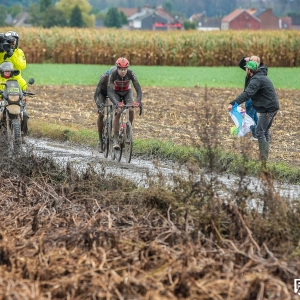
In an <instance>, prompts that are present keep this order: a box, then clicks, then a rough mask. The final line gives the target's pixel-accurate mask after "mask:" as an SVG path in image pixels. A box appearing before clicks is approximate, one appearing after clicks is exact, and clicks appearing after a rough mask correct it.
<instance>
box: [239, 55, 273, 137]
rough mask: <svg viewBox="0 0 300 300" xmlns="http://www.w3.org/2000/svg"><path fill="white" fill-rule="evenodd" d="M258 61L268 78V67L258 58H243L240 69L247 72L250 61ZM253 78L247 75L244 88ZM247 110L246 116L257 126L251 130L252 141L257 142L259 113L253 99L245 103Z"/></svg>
mask: <svg viewBox="0 0 300 300" xmlns="http://www.w3.org/2000/svg"><path fill="white" fill-rule="evenodd" d="M251 60H252V61H256V62H257V63H258V64H259V68H260V69H261V70H262V71H263V72H264V73H265V75H266V76H267V75H268V67H267V66H265V65H264V63H263V62H261V61H260V58H259V57H258V56H254V55H253V56H248V57H243V58H242V59H241V60H240V62H239V67H240V68H241V69H242V70H244V71H246V68H245V65H246V63H247V62H248V61H251ZM250 79H251V77H249V76H248V75H246V77H245V86H244V88H246V87H247V85H248V83H249V81H250ZM245 108H246V114H247V115H249V116H250V117H251V118H252V119H253V121H254V123H255V125H253V126H251V127H250V129H251V132H252V140H255V141H257V137H256V125H257V121H258V117H257V112H256V110H255V109H254V107H253V105H252V99H248V100H247V101H246V102H245Z"/></svg>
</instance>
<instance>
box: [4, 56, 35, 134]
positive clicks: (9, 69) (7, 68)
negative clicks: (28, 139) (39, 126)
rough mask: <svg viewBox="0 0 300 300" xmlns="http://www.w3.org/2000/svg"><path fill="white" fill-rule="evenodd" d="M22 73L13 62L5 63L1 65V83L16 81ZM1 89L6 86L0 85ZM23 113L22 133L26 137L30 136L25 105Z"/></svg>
mask: <svg viewBox="0 0 300 300" xmlns="http://www.w3.org/2000/svg"><path fill="white" fill-rule="evenodd" d="M19 74H20V71H19V70H14V66H13V64H12V63H11V62H3V63H2V64H1V65H0V83H1V82H3V83H4V82H6V81H7V80H8V79H10V78H11V79H16V80H17V77H18V76H19ZM0 89H1V90H3V89H4V85H2V84H1V85H0ZM21 109H22V112H23V119H22V122H21V131H22V133H23V136H24V135H28V119H29V116H28V113H27V111H26V108H25V105H23V106H22V107H21Z"/></svg>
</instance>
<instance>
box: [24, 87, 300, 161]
mask: <svg viewBox="0 0 300 300" xmlns="http://www.w3.org/2000/svg"><path fill="white" fill-rule="evenodd" d="M94 90H95V87H94V86H88V87H87V86H74V87H72V86H60V87H56V86H38V85H37V86H33V87H30V91H34V92H36V96H35V98H32V99H30V100H29V103H28V106H27V110H28V112H29V114H30V117H31V118H35V119H41V120H43V121H47V122H49V123H52V122H54V123H62V124H65V125H68V124H72V125H76V126H80V127H85V128H90V129H91V128H95V130H96V120H97V111H96V106H95V104H94V100H93V94H94ZM241 91H242V89H216V88H208V89H207V97H206V99H207V101H206V100H205V88H200V87H194V88H158V87H146V88H143V93H144V96H143V103H144V113H143V115H142V116H141V117H139V116H138V114H136V118H135V121H134V137H135V138H142V139H145V138H155V139H161V140H165V141H170V140H172V141H173V142H174V143H175V144H181V145H191V144H193V143H194V144H195V143H197V144H201V143H202V142H203V138H202V137H200V136H201V134H200V133H199V132H204V131H205V130H203V129H205V128H207V126H208V127H214V136H213V139H214V140H218V142H219V145H220V146H221V147H222V148H223V149H226V150H231V151H235V152H241V151H242V149H243V148H245V146H246V148H247V151H248V152H249V155H251V156H253V157H256V158H257V157H258V144H257V142H255V141H251V140H250V137H251V134H250V133H249V134H248V135H247V136H246V137H245V138H236V137H233V136H231V135H230V133H229V130H230V127H232V126H233V125H234V124H233V122H232V120H231V118H230V117H229V115H228V112H227V106H228V103H229V101H231V100H232V99H234V98H235V96H237V95H238V94H239V93H240V92H241ZM277 92H278V96H279V101H280V106H281V109H280V111H279V113H278V115H277V117H276V120H275V122H274V124H273V126H272V130H271V132H272V140H271V142H272V144H271V147H270V148H271V149H270V161H277V162H279V161H284V162H287V163H289V164H291V165H293V166H300V155H299V139H298V132H299V127H300V124H299V120H298V115H299V109H300V91H294V90H293V91H291V90H277Z"/></svg>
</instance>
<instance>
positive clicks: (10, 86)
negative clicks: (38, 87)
mask: <svg viewBox="0 0 300 300" xmlns="http://www.w3.org/2000/svg"><path fill="white" fill-rule="evenodd" d="M33 83H34V79H33V78H30V79H29V80H28V84H30V85H32V84H33ZM0 84H2V85H4V90H0V96H2V101H0V132H1V135H2V137H4V139H5V142H6V143H5V144H7V145H8V148H9V151H10V152H12V153H14V154H18V153H20V150H21V144H22V134H21V122H22V120H23V109H24V108H25V106H26V102H25V97H27V96H33V95H35V94H34V93H31V92H27V91H22V89H21V88H20V85H19V83H18V81H17V80H15V79H8V80H7V81H6V82H4V83H0ZM0 100H1V99H0Z"/></svg>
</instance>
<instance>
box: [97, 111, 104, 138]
mask: <svg viewBox="0 0 300 300" xmlns="http://www.w3.org/2000/svg"><path fill="white" fill-rule="evenodd" d="M103 119H104V114H103V111H99V112H98V119H97V126H98V135H99V141H102V129H103Z"/></svg>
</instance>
